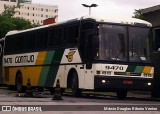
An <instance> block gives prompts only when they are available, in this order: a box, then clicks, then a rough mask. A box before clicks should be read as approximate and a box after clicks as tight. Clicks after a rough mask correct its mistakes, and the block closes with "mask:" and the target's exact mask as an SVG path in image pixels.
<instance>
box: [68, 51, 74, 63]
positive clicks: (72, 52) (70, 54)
mask: <svg viewBox="0 0 160 114" xmlns="http://www.w3.org/2000/svg"><path fill="white" fill-rule="evenodd" d="M75 52H76V51H71V52H69V53H68V55H66V57H67V59H68V62H72V60H73V55H74V53H75Z"/></svg>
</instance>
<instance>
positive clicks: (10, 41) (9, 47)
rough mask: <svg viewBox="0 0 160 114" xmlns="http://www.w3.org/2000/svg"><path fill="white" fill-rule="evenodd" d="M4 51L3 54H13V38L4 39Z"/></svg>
mask: <svg viewBox="0 0 160 114" xmlns="http://www.w3.org/2000/svg"><path fill="white" fill-rule="evenodd" d="M12 37H13V36H12ZM4 50H5V54H9V53H12V52H14V50H15V40H14V38H11V36H7V37H6V41H5V49H4Z"/></svg>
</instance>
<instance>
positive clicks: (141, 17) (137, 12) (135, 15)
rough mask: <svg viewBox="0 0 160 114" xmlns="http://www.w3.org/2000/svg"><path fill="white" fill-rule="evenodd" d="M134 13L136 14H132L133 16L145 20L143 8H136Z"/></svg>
mask: <svg viewBox="0 0 160 114" xmlns="http://www.w3.org/2000/svg"><path fill="white" fill-rule="evenodd" d="M133 14H134V16H132V17H133V18H137V19H142V20H144V16H143V15H142V12H141V9H138V10H136V9H135V10H134V13H133Z"/></svg>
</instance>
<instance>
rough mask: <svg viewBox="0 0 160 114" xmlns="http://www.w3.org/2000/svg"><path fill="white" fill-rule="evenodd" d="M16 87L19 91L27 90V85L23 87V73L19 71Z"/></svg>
mask: <svg viewBox="0 0 160 114" xmlns="http://www.w3.org/2000/svg"><path fill="white" fill-rule="evenodd" d="M16 89H17V91H18V92H25V90H26V89H25V87H23V80H22V74H21V73H18V74H17V76H16Z"/></svg>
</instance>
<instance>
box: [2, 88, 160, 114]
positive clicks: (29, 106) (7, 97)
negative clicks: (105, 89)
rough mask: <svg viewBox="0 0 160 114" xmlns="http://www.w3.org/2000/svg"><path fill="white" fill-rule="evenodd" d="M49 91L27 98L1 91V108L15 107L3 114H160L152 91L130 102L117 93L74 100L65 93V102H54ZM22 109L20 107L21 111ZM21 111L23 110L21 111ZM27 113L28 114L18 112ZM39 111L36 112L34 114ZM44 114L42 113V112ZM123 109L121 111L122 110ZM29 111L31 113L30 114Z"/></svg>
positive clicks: (131, 95) (159, 101)
mask: <svg viewBox="0 0 160 114" xmlns="http://www.w3.org/2000/svg"><path fill="white" fill-rule="evenodd" d="M52 98H53V95H49V93H48V92H46V91H45V92H43V93H38V94H34V97H24V96H23V94H17V93H16V92H15V91H10V90H6V89H0V105H1V109H0V110H2V106H4V105H5V106H12V107H11V108H12V110H13V111H12V112H9V111H7V112H5V111H1V112H0V114H21V113H23V114H75V113H76V114H77V113H78V114H106V113H107V114H108V113H110V114H115V113H116V114H135V113H136V114H141V113H143V114H159V113H160V111H156V110H159V109H160V99H152V98H150V95H149V94H148V92H140V93H137V92H129V94H128V97H127V99H126V100H118V99H117V98H116V95H115V93H107V94H106V95H100V94H98V95H97V93H96V94H95V93H93V94H92V95H89V94H86V93H85V94H83V96H82V97H80V98H74V97H72V96H71V95H70V94H68V93H67V94H64V95H63V96H62V99H63V100H52ZM19 107H20V108H19ZM4 108H5V107H4ZM18 108H19V109H18ZM34 108H35V109H34ZM17 110H19V111H26V112H18V111H17ZM36 110H37V111H39V112H32V111H36ZM41 110H42V111H43V112H40V111H41ZM119 110H120V111H119ZM28 111H29V112H28Z"/></svg>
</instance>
